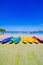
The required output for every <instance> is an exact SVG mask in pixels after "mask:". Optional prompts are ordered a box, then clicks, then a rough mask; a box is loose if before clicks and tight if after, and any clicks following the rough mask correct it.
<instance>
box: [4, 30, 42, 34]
mask: <svg viewBox="0 0 43 65" xmlns="http://www.w3.org/2000/svg"><path fill="white" fill-rule="evenodd" d="M4 34H43V32H31V31H7V32H5V33H4Z"/></svg>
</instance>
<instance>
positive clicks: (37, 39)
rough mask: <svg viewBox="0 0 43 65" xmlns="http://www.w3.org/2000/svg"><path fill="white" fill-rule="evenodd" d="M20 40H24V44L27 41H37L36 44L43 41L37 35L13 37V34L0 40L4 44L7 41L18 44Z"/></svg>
mask: <svg viewBox="0 0 43 65" xmlns="http://www.w3.org/2000/svg"><path fill="white" fill-rule="evenodd" d="M20 41H22V42H23V43H24V44H26V43H31V44H32V43H36V44H38V43H43V40H41V39H39V38H37V37H35V36H30V37H27V36H22V37H21V36H19V37H13V36H11V37H7V38H4V39H2V40H0V42H1V43H2V44H4V43H6V42H9V44H11V43H15V44H18V43H19V42H20Z"/></svg>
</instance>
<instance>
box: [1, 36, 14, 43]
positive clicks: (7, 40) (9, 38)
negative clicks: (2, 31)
mask: <svg viewBox="0 0 43 65" xmlns="http://www.w3.org/2000/svg"><path fill="white" fill-rule="evenodd" d="M12 38H13V36H11V37H8V38H6V39H4V40H2V41H1V42H2V43H6V42H9V41H10V40H11V39H12Z"/></svg>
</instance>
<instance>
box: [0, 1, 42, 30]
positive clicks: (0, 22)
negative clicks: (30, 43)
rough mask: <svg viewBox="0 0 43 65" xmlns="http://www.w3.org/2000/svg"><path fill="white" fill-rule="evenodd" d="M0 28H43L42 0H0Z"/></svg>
mask: <svg viewBox="0 0 43 65" xmlns="http://www.w3.org/2000/svg"><path fill="white" fill-rule="evenodd" d="M0 28H5V29H6V30H43V0H1V1H0Z"/></svg>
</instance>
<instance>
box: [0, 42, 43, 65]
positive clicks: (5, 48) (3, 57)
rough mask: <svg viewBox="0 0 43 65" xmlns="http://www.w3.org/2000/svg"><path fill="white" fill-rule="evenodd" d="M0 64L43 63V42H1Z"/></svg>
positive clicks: (34, 64)
mask: <svg viewBox="0 0 43 65" xmlns="http://www.w3.org/2000/svg"><path fill="white" fill-rule="evenodd" d="M0 65H43V44H40V43H39V44H29V43H27V44H23V43H22V42H20V43H19V44H14V43H13V44H9V43H6V44H1V43H0Z"/></svg>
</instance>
